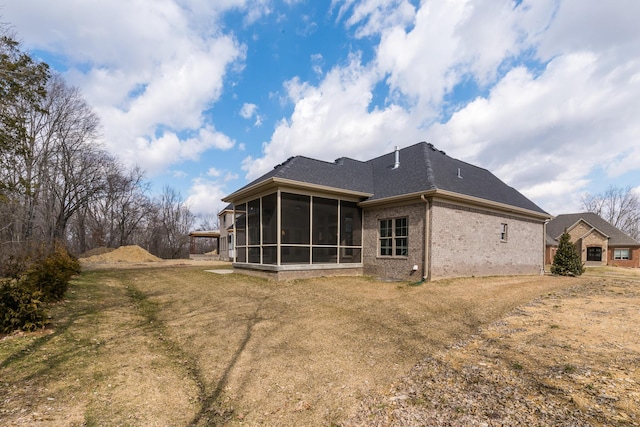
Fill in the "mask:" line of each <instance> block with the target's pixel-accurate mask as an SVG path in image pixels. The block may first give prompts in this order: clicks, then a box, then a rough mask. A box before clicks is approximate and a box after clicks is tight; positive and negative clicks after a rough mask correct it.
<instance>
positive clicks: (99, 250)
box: [78, 246, 115, 258]
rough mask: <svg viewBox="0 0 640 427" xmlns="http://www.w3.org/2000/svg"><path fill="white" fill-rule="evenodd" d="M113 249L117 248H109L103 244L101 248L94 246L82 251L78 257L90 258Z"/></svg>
mask: <svg viewBox="0 0 640 427" xmlns="http://www.w3.org/2000/svg"><path fill="white" fill-rule="evenodd" d="M113 251H115V248H107V247H105V246H101V247H99V248H93V249H90V250H88V251H86V252H83V253H81V254H80V255H78V258H89V257H92V256H96V255H102V254H108V253H109V252H113Z"/></svg>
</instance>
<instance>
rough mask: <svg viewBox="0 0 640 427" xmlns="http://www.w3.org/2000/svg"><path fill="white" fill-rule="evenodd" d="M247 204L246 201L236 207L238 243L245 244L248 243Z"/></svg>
mask: <svg viewBox="0 0 640 427" xmlns="http://www.w3.org/2000/svg"><path fill="white" fill-rule="evenodd" d="M246 212H247V205H246V204H245V203H243V204H241V205H239V206H237V208H236V245H237V246H245V245H246V244H247V231H246V228H247V215H246Z"/></svg>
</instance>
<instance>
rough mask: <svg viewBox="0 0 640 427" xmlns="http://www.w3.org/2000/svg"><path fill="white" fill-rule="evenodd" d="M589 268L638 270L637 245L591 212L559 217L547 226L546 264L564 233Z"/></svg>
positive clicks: (639, 251)
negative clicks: (635, 268)
mask: <svg viewBox="0 0 640 427" xmlns="http://www.w3.org/2000/svg"><path fill="white" fill-rule="evenodd" d="M565 230H566V231H567V232H568V233H569V235H570V236H571V241H572V242H573V243H574V244H576V246H577V249H578V251H579V253H580V256H581V258H582V262H584V263H585V264H586V265H588V266H595V265H616V266H624V267H640V242H638V241H636V240H635V239H633V238H631V237H629V236H628V235H626V234H625V233H624V232H622V231H621V230H620V229H618V228H616V227H615V226H613V225H612V224H610V223H609V222H607V221H605V220H604V219H602V218H601V217H600V216H599V215H597V214H595V213H591V212H583V213H574V214H564V215H558V216H557V217H555V218H554V219H553V220H551V221H550V222H549V223H548V224H547V240H546V242H547V243H546V246H547V251H546V262H547V263H548V264H551V263H552V262H553V256H554V254H555V249H556V248H557V246H558V240H559V239H560V236H561V235H562V233H563V232H564V231H565Z"/></svg>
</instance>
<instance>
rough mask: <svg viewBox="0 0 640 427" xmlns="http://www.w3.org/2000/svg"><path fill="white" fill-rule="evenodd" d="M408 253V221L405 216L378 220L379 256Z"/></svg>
mask: <svg viewBox="0 0 640 427" xmlns="http://www.w3.org/2000/svg"><path fill="white" fill-rule="evenodd" d="M408 255H409V221H408V219H407V218H394V219H382V220H380V256H402V257H406V256H408Z"/></svg>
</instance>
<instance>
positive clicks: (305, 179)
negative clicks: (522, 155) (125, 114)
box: [221, 142, 550, 280]
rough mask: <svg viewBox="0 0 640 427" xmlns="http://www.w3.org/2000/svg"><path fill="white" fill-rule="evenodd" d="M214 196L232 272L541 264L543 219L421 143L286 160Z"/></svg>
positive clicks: (431, 271) (494, 268) (401, 273)
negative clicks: (375, 153)
mask: <svg viewBox="0 0 640 427" xmlns="http://www.w3.org/2000/svg"><path fill="white" fill-rule="evenodd" d="M223 200H224V201H225V202H228V203H230V204H231V205H233V206H234V208H235V212H236V213H235V215H232V217H233V218H235V226H234V230H235V234H234V237H235V249H236V251H235V258H234V260H233V261H234V264H233V265H234V268H236V269H244V270H245V272H248V273H252V274H256V275H260V276H267V277H271V278H276V279H289V278H299V277H310V276H319V275H346V274H349V275H359V274H366V275H371V276H375V277H385V278H396V279H403V280H421V279H425V280H431V279H439V278H446V277H456V276H473V275H475V276H479V275H485V276H486V275H509V274H539V273H541V272H542V271H543V268H544V249H545V240H544V239H545V233H544V224H545V222H546V221H547V220H548V219H549V218H550V216H549V215H548V214H547V213H546V212H545V211H543V210H542V209H540V208H539V207H538V206H536V205H535V204H534V203H533V202H531V201H530V200H529V199H527V198H526V197H524V196H523V195H522V194H520V193H519V192H518V191H516V190H515V189H513V188H511V187H509V186H508V185H506V184H505V183H504V182H502V181H500V180H499V179H498V178H496V177H495V176H494V175H493V174H492V173H491V172H489V171H487V170H485V169H482V168H479V167H476V166H473V165H471V164H468V163H465V162H462V161H460V160H457V159H454V158H451V157H449V156H447V155H446V154H445V153H444V152H443V151H440V150H438V149H436V148H435V147H434V146H433V145H431V144H428V143H426V142H421V143H418V144H415V145H412V146H410V147H407V148H404V149H401V150H400V149H397V148H396V151H395V152H393V153H389V154H386V155H383V156H381V157H377V158H374V159H371V160H368V161H358V160H353V159H349V158H339V159H337V160H336V161H335V162H333V163H331V162H324V161H320V160H315V159H310V158H307V157H302V156H296V157H291V158H290V159H289V160H287V161H286V162H284V163H282V164H280V165H277V166H276V167H275V168H274V169H273V170H272V171H270V172H268V173H267V174H265V175H263V176H261V177H260V178H258V179H256V180H255V181H253V182H251V183H249V184H247V185H246V186H244V187H242V188H240V189H239V190H237V191H236V192H234V193H232V194H230V195H229V196H227V197H225V198H224V199H223ZM223 228H224V227H222V226H221V229H223Z"/></svg>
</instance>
